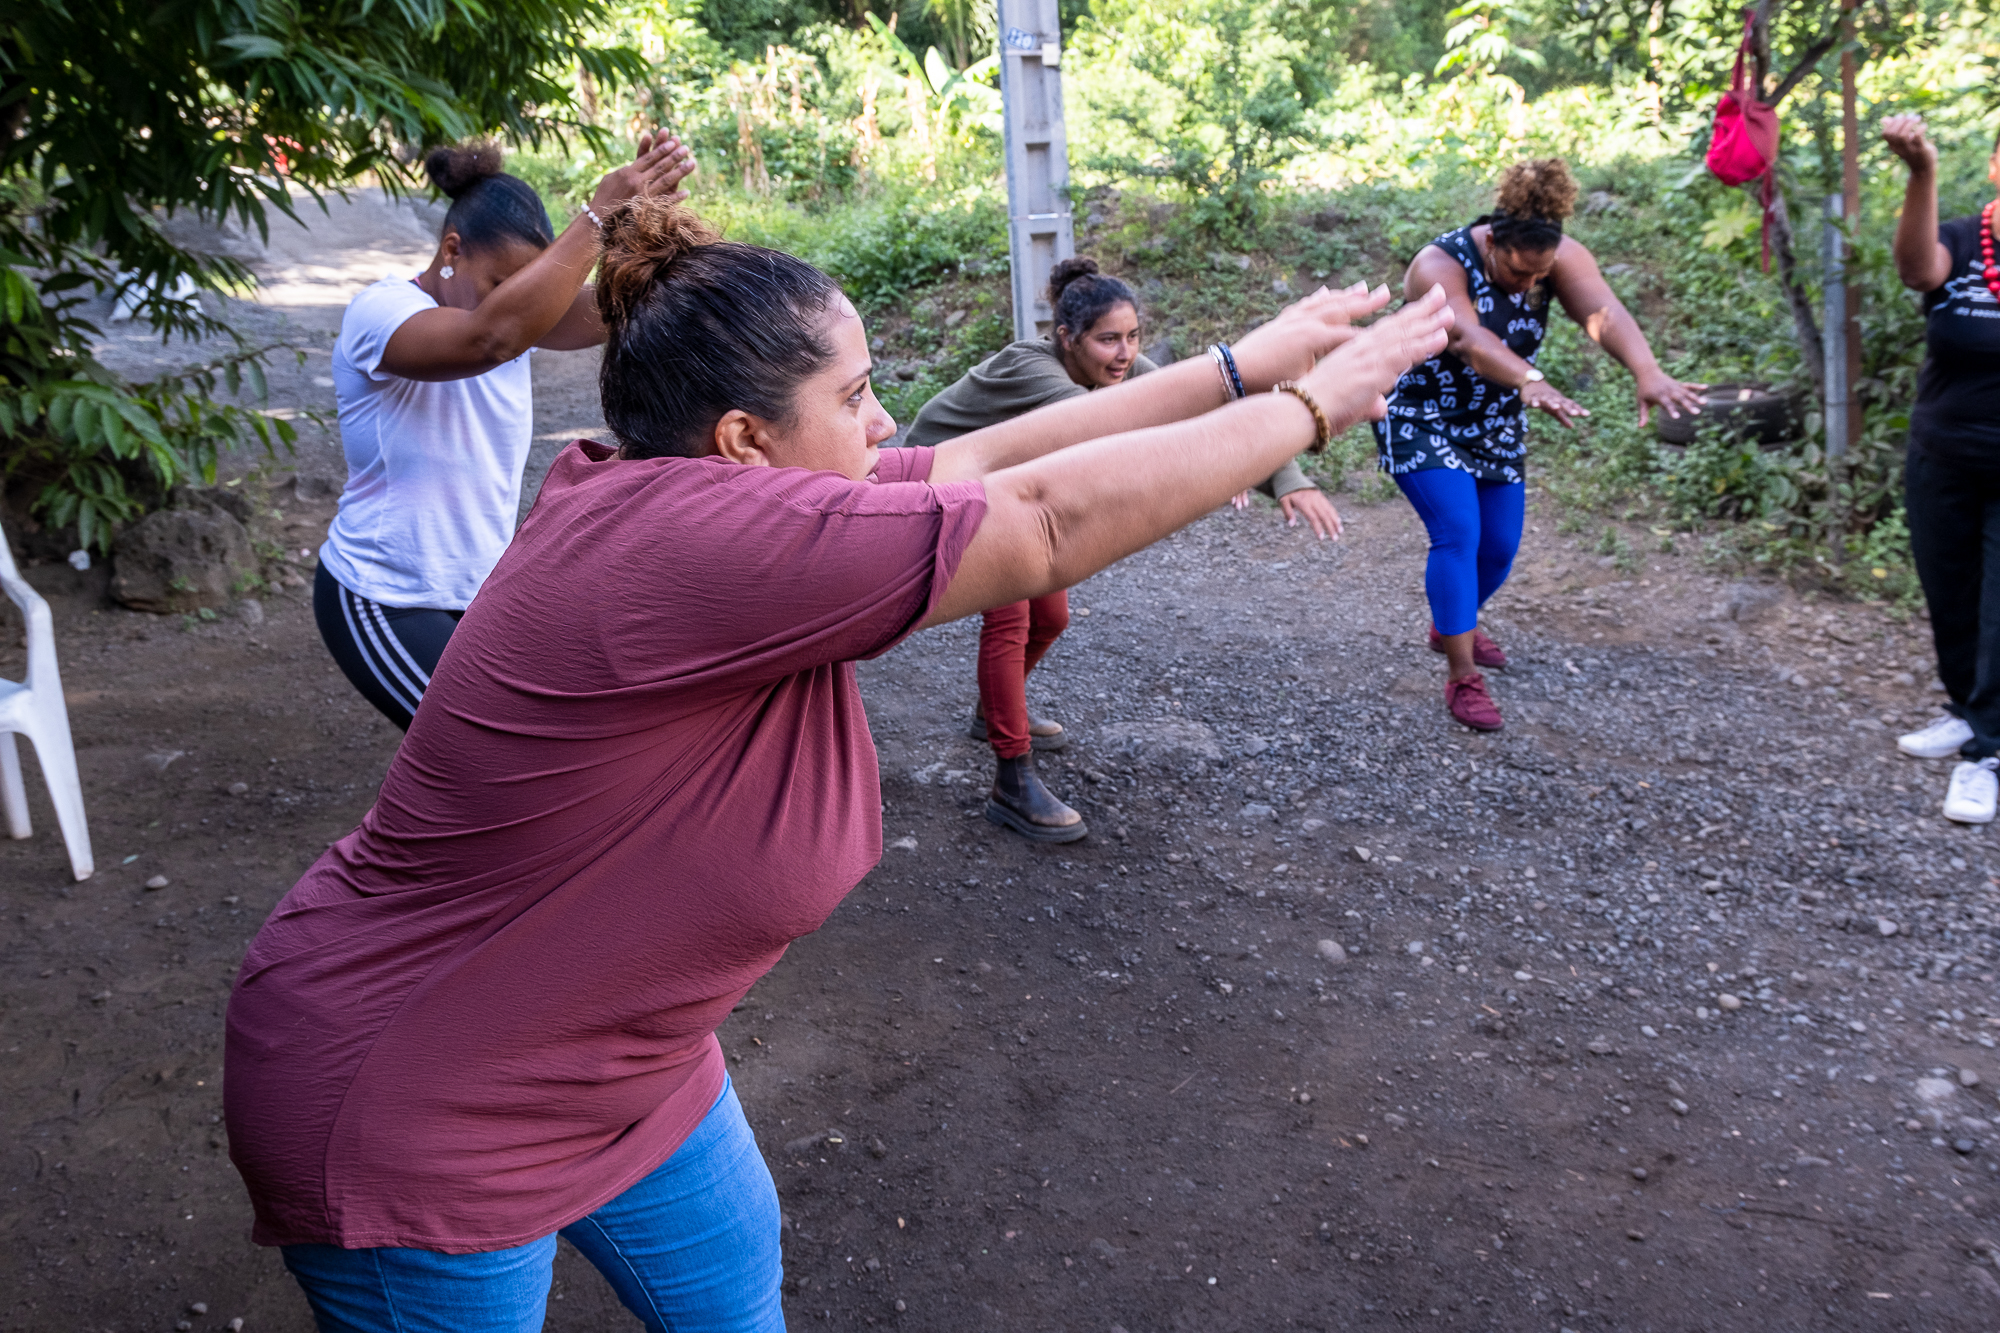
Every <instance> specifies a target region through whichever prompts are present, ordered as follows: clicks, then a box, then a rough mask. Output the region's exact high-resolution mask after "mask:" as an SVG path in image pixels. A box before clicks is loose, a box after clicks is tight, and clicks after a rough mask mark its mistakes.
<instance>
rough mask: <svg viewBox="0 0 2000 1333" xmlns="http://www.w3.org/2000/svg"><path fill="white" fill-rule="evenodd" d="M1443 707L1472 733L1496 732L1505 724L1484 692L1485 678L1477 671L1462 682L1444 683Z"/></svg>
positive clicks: (1490, 698) (1490, 696) (1490, 697)
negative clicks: (1472, 731) (1470, 729)
mask: <svg viewBox="0 0 2000 1333" xmlns="http://www.w3.org/2000/svg"><path fill="white" fill-rule="evenodd" d="M1444 706H1445V707H1446V708H1447V709H1449V710H1450V711H1451V715H1452V716H1453V717H1455V718H1457V719H1458V721H1459V722H1460V723H1461V724H1463V725H1465V726H1468V727H1471V728H1472V729H1473V730H1474V731H1498V730H1500V728H1501V727H1503V726H1505V725H1506V724H1505V723H1504V722H1502V721H1501V720H1500V709H1499V707H1498V706H1497V705H1496V704H1495V703H1494V702H1493V696H1492V695H1490V694H1488V693H1487V692H1486V677H1484V676H1482V675H1480V674H1479V673H1478V672H1477V671H1475V672H1473V673H1472V674H1471V675H1469V676H1467V677H1465V678H1464V679H1462V680H1448V681H1446V682H1445V683H1444Z"/></svg>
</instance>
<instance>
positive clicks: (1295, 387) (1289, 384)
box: [1271, 380, 1333, 454]
mask: <svg viewBox="0 0 2000 1333" xmlns="http://www.w3.org/2000/svg"><path fill="white" fill-rule="evenodd" d="M1271 392H1272V393H1288V394H1290V395H1292V397H1294V398H1296V399H1298V400H1299V401H1300V402H1302V403H1304V404H1305V405H1306V410H1307V411H1308V412H1311V413H1312V414H1313V442H1312V445H1311V447H1310V449H1309V452H1311V453H1315V454H1316V453H1320V452H1322V451H1324V450H1325V448H1326V446H1327V445H1329V444H1331V443H1332V442H1333V425H1332V423H1331V422H1329V421H1328V420H1327V419H1326V413H1325V412H1323V411H1321V410H1320V406H1319V403H1318V402H1317V401H1316V400H1315V399H1314V398H1313V396H1312V395H1311V394H1309V393H1307V392H1306V391H1305V387H1304V386H1303V385H1301V384H1300V383H1299V382H1298V381H1297V380H1285V381H1284V382H1282V383H1279V384H1273V385H1272V386H1271Z"/></svg>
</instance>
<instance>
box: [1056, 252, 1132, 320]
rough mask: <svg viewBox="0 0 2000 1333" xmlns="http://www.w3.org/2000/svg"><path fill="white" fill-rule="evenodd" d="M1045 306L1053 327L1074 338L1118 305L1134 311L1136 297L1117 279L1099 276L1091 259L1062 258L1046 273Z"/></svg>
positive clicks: (1106, 275)
mask: <svg viewBox="0 0 2000 1333" xmlns="http://www.w3.org/2000/svg"><path fill="white" fill-rule="evenodd" d="M1049 304H1050V305H1052V306H1054V307H1055V311H1056V327H1058V328H1064V329H1068V330H1069V331H1070V336H1071V337H1077V336H1079V335H1081V334H1084V333H1088V332H1089V331H1090V326H1091V325H1093V324H1095V323H1096V322H1097V321H1098V320H1100V319H1103V318H1104V317H1105V315H1107V314H1109V313H1110V312H1111V311H1112V310H1113V309H1115V308H1116V307H1117V306H1119V305H1129V306H1131V307H1132V308H1133V309H1134V310H1137V309H1138V308H1139V298H1138V297H1136V296H1134V295H1133V294H1132V289H1131V288H1130V287H1127V286H1126V285H1125V284H1124V283H1123V282H1121V281H1120V280H1118V279H1117V278H1114V277H1112V276H1111V275H1110V274H1108V273H1099V272H1098V271H1097V261H1096V260H1095V259H1065V260H1063V261H1061V262H1060V263H1058V264H1057V265H1056V266H1055V267H1054V268H1053V269H1051V270H1050V271H1049Z"/></svg>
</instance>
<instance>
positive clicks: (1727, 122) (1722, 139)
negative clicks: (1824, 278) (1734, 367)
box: [1708, 13, 1778, 270]
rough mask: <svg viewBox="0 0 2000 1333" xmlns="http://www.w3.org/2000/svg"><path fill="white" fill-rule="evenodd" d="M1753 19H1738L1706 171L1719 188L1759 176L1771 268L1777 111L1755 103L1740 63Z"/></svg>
mask: <svg viewBox="0 0 2000 1333" xmlns="http://www.w3.org/2000/svg"><path fill="white" fill-rule="evenodd" d="M1756 21H1757V20H1756V15H1755V14H1754V13H1752V14H1746V15H1744V17H1743V40H1742V42H1741V43H1739V44H1738V45H1737V47H1736V72H1735V74H1734V75H1733V76H1732V77H1731V79H1730V82H1729V91H1728V92H1726V93H1724V94H1723V95H1722V100H1721V101H1720V102H1717V103H1716V104H1715V136H1714V138H1712V139H1710V140H1709V144H1708V169H1709V170H1710V171H1712V172H1714V173H1715V178H1716V179H1717V180H1719V181H1721V182H1722V183H1723V184H1724V185H1748V184H1749V183H1750V182H1751V181H1754V180H1757V179H1758V178H1760V177H1761V178H1762V179H1763V182H1764V186H1763V189H1762V191H1761V192H1760V195H1759V202H1761V203H1762V204H1763V205H1764V227H1763V230H1764V267H1765V268H1766V269H1767V270H1768V269H1769V268H1770V267H1771V205H1772V202H1773V192H1772V178H1773V175H1774V173H1773V171H1772V168H1773V167H1775V166H1776V165H1777V163H1778V112H1777V110H1776V108H1774V107H1772V106H1770V105H1768V104H1766V103H1765V102H1762V101H1760V100H1758V97H1757V92H1758V90H1756V89H1753V88H1752V87H1751V86H1750V81H1749V78H1748V76H1747V75H1746V74H1745V73H1744V69H1743V61H1744V59H1745V57H1747V56H1748V55H1749V54H1750V34H1751V27H1752V25H1753V24H1755V22H1756Z"/></svg>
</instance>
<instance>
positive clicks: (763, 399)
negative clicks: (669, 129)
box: [597, 196, 841, 458]
mask: <svg viewBox="0 0 2000 1333" xmlns="http://www.w3.org/2000/svg"><path fill="white" fill-rule="evenodd" d="M840 294H841V293H840V287H839V285H838V284H836V283H835V282H834V280H833V279H832V278H829V277H828V276H827V275H826V274H824V273H822V272H820V271H819V270H818V269H816V268H814V267H813V266H812V265H811V264H808V263H806V262H805V261H804V260H803V259H797V258H794V257H793V256H791V255H788V254H783V253H780V252H779V251H776V250H766V249H764V248H763V247H762V246H756V245H744V244H742V243H741V242H737V241H725V240H723V239H722V238H721V236H720V235H719V234H718V233H717V232H716V230H715V229H714V228H713V227H711V226H709V225H708V223H706V222H704V221H703V220H702V219H701V218H699V217H697V216H696V215H695V214H694V213H693V212H691V211H690V210H688V209H686V208H682V207H680V206H678V205H676V204H673V203H670V202H668V201H666V200H663V199H653V198H647V197H645V196H640V197H638V198H634V199H628V200H627V201H625V202H624V203H622V204H620V205H619V206H618V207H616V208H614V209H612V210H610V211H609V212H607V213H606V214H605V215H604V252H603V255H602V257H601V258H600V259H599V261H598V269H597V312H598V315H599V317H600V318H602V319H603V321H604V330H605V342H604V361H603V364H602V365H601V367H600V368H599V370H598V379H597V383H598V388H599V390H600V392H601V394H602V397H603V406H604V421H605V424H606V425H608V426H610V427H611V430H612V433H613V434H614V435H616V436H617V438H618V442H619V444H620V445H621V446H622V447H623V449H624V452H625V454H626V456H627V457H629V458H659V457H663V456H666V455H679V456H681V457H684V458H699V457H701V456H703V455H704V454H706V453H708V451H709V437H710V436H711V435H712V434H713V432H714V430H715V423H716V422H718V421H720V420H721V419H722V417H723V415H724V414H725V413H727V412H729V411H731V410H735V409H741V410H742V411H745V412H749V413H751V414H752V415H754V416H759V417H762V418H764V419H765V420H767V421H777V422H784V421H789V420H791V419H792V412H793V403H794V399H795V396H796V394H797V392H798V387H799V385H800V383H801V382H802V381H804V380H806V379H809V378H811V377H812V376H813V375H816V374H818V373H819V372H820V371H821V370H824V369H825V368H826V367H827V366H828V365H829V364H831V363H832V361H833V355H834V351H833V345H832V343H831V342H829V341H828V339H827V337H826V320H827V313H828V311H830V310H831V309H833V308H834V307H835V305H836V304H837V303H838V302H839V300H840Z"/></svg>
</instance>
